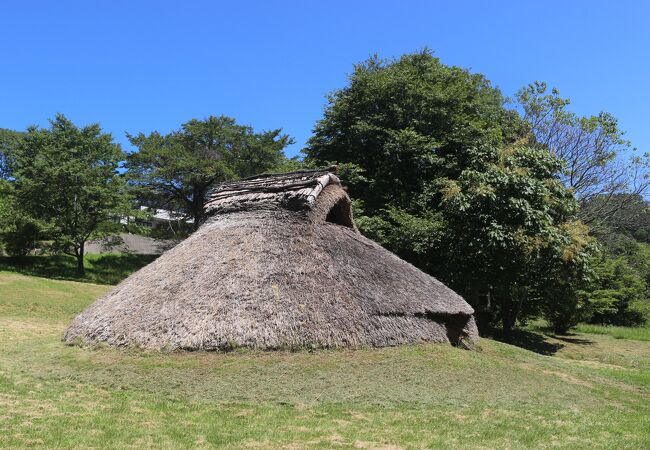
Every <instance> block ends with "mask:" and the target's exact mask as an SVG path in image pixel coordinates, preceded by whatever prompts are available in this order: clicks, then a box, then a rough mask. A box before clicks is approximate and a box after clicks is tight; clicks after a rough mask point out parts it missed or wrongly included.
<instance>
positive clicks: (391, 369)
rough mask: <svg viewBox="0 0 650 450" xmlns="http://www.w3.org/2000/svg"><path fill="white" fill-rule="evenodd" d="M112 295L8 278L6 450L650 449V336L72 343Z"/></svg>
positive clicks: (0, 399) (2, 288) (1, 275)
mask: <svg viewBox="0 0 650 450" xmlns="http://www.w3.org/2000/svg"><path fill="white" fill-rule="evenodd" d="M108 289H110V286H101V285H94V284H89V283H78V282H73V281H62V280H52V279H45V278H37V277H32V276H26V275H22V274H17V273H15V272H0V447H2V448H12V447H15V448H24V447H30V446H32V447H38V448H41V447H53V448H63V447H65V448H68V447H79V448H88V447H103V448H148V447H155V448H177V447H193V448H208V447H227V448H277V447H284V448H290V449H298V448H385V449H388V448H392V449H395V448H422V447H439V448H483V449H484V448H529V447H551V448H591V449H593V448H616V449H621V448H650V342H648V341H647V340H636V339H634V338H633V337H628V338H626V339H615V338H614V337H613V336H611V335H607V334H585V333H582V332H580V333H577V334H576V335H574V336H569V337H567V338H562V339H558V338H553V337H549V336H544V335H542V334H536V335H535V336H537V337H536V339H538V340H543V341H544V344H545V345H546V348H547V349H552V351H548V352H547V353H548V354H552V355H553V356H543V355H540V354H538V353H535V352H531V351H528V350H525V349H522V348H519V347H515V346H511V345H507V344H503V343H500V342H496V341H492V340H488V339H483V340H482V341H481V343H480V349H479V351H466V350H461V349H457V348H453V347H450V346H447V345H430V344H427V345H419V346H407V347H399V348H387V349H376V350H371V349H367V350H358V351H317V352H314V353H308V352H299V353H289V352H272V353H261V352H251V351H238V352H234V353H228V354H215V353H203V352H195V353H168V354H159V353H146V352H141V351H137V350H130V351H117V350H114V349H110V348H95V349H88V348H79V347H68V346H65V345H63V344H62V343H61V341H60V339H61V335H62V333H63V331H64V329H65V327H66V325H67V324H68V322H69V321H70V319H71V318H72V317H73V316H74V315H75V314H76V313H77V312H79V311H80V310H81V309H83V308H84V306H85V305H87V304H89V303H90V302H91V301H92V300H93V299H94V298H96V297H97V296H99V295H101V294H102V293H104V292H106V291H107V290H108Z"/></svg>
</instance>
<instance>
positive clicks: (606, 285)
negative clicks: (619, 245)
mask: <svg viewBox="0 0 650 450" xmlns="http://www.w3.org/2000/svg"><path fill="white" fill-rule="evenodd" d="M595 272H596V275H597V279H596V282H595V283H594V285H593V287H592V290H591V291H589V292H587V295H588V296H589V297H590V298H591V299H592V303H593V304H595V305H598V308H597V309H595V310H594V312H593V314H592V316H591V318H590V320H589V321H590V322H592V323H599V324H604V325H622V326H635V325H640V324H642V323H643V322H644V321H645V319H644V317H643V315H642V314H640V313H639V312H637V311H635V310H633V309H632V308H631V306H632V305H633V304H634V303H635V302H638V301H642V300H645V298H646V292H647V285H646V283H645V280H644V279H643V278H642V277H640V276H639V273H638V272H637V271H636V270H635V269H634V268H633V267H631V266H630V264H629V263H628V262H627V261H626V259H625V258H623V257H618V258H609V257H604V258H602V259H601V260H600V261H599V263H598V264H596V265H595Z"/></svg>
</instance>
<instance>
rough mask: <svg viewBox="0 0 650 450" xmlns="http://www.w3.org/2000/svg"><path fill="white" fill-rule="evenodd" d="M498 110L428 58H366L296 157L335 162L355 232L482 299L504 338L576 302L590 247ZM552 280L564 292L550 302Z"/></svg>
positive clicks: (542, 152) (570, 201) (529, 148)
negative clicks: (546, 310) (545, 310)
mask: <svg viewBox="0 0 650 450" xmlns="http://www.w3.org/2000/svg"><path fill="white" fill-rule="evenodd" d="M504 103H505V101H504V98H503V97H502V96H501V93H500V92H499V91H498V90H497V89H496V88H493V87H492V86H491V85H490V84H489V82H488V81H487V80H485V78H484V77H483V76H481V75H478V74H471V73H469V72H467V71H465V70H462V69H459V68H455V67H448V66H445V65H443V64H441V63H440V62H439V61H438V59H437V58H434V57H433V55H432V54H431V53H430V52H429V51H426V50H425V51H423V52H419V53H415V54H411V55H405V56H403V57H401V58H400V59H398V60H395V61H381V60H379V59H377V58H372V59H370V60H368V61H366V62H365V63H363V64H360V65H358V66H356V67H355V70H354V73H353V74H352V75H351V76H350V82H349V84H348V86H347V87H345V88H343V89H341V90H338V91H336V92H334V93H333V94H332V95H331V96H330V97H329V99H328V106H327V108H326V110H325V115H324V118H323V119H322V120H320V121H319V122H318V123H317V124H316V127H315V129H314V136H313V137H312V138H311V139H310V141H309V144H308V147H307V148H306V149H305V154H306V156H307V161H308V162H310V163H313V164H327V163H331V162H336V163H343V164H341V170H342V172H343V176H344V177H345V179H346V181H347V182H348V183H349V184H350V193H351V195H352V196H353V197H354V198H355V203H354V207H355V212H356V213H357V214H358V225H359V228H360V229H361V230H362V231H363V232H364V233H365V234H367V235H369V236H370V237H372V238H373V239H375V240H377V241H379V242H380V243H382V244H383V245H385V246H387V247H388V248H390V249H391V250H393V251H395V252H396V253H397V254H399V255H400V256H402V257H403V258H405V259H407V260H409V261H411V262H412V263H414V264H415V265H417V266H418V267H420V268H422V269H423V270H426V271H427V272H429V273H431V274H432V275H434V276H437V277H438V278H440V279H442V280H443V281H445V282H447V283H448V284H450V285H451V286H452V287H454V288H455V289H456V290H458V291H459V292H461V293H463V294H464V295H465V297H466V298H467V299H468V300H469V301H470V302H471V303H473V304H474V305H477V306H478V305H481V303H482V302H487V304H488V306H487V307H489V309H490V310H491V311H492V312H494V313H496V314H497V315H498V317H499V319H500V320H501V322H502V325H503V327H504V330H505V331H506V333H509V332H510V331H511V330H512V328H513V327H514V326H515V323H516V321H517V319H518V318H519V315H520V313H521V312H522V311H535V312H536V313H539V312H540V311H541V309H542V305H544V304H545V303H549V304H552V303H553V301H555V302H563V301H566V302H571V303H574V304H575V302H577V296H576V295H574V294H575V290H576V287H577V286H578V284H579V283H581V282H582V280H583V279H584V278H585V276H586V269H587V267H586V265H587V261H588V257H589V255H590V254H591V251H592V248H593V246H592V243H591V240H590V239H589V237H588V236H587V229H586V227H584V226H583V225H582V224H580V223H579V222H575V220H574V214H575V211H576V202H575V199H574V197H573V195H572V193H571V191H570V190H569V189H567V188H566V187H565V186H564V185H563V184H562V182H561V181H560V180H559V178H558V173H559V172H560V170H561V167H562V163H561V161H560V160H559V159H558V158H556V157H554V156H553V155H552V154H551V153H550V152H549V151H548V150H547V149H546V148H543V147H541V146H537V145H536V144H535V142H534V141H531V140H530V139H529V138H528V136H527V128H526V126H525V124H524V122H523V121H522V120H521V118H520V117H519V116H518V115H517V113H516V112H514V111H511V110H508V109H506V108H505V106H504ZM561 268H562V269H571V270H564V271H563V270H560V269H561ZM562 272H564V273H565V274H564V275H563V274H562ZM557 277H560V278H559V279H557ZM542 280H544V282H543V281H542ZM554 280H555V282H553V281H554ZM560 284H562V286H563V289H564V290H565V291H568V292H569V293H571V295H570V296H566V295H565V296H563V297H560V298H556V297H553V295H554V294H556V293H557V291H558V290H559V286H560ZM486 299H487V300H486ZM551 299H552V300H551ZM529 303H533V304H534V305H535V307H534V308H531V307H527V306H526V305H527V304H529ZM525 306H526V307H525Z"/></svg>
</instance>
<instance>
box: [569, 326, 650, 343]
mask: <svg viewBox="0 0 650 450" xmlns="http://www.w3.org/2000/svg"><path fill="white" fill-rule="evenodd" d="M576 330H577V331H578V332H580V333H592V334H604V335H608V336H612V337H614V338H616V339H633V340H636V341H650V326H648V325H645V326H642V327H615V326H603V325H589V324H580V325H578V327H577V328H576Z"/></svg>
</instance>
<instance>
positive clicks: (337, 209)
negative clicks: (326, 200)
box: [325, 198, 354, 228]
mask: <svg viewBox="0 0 650 450" xmlns="http://www.w3.org/2000/svg"><path fill="white" fill-rule="evenodd" d="M325 221H326V222H330V223H335V224H337V225H342V226H344V227H348V228H354V224H353V223H352V205H351V204H350V202H349V201H348V199H347V198H341V199H340V200H339V201H337V202H336V203H335V204H334V206H332V208H331V209H330V210H329V212H328V213H327V217H325Z"/></svg>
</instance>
